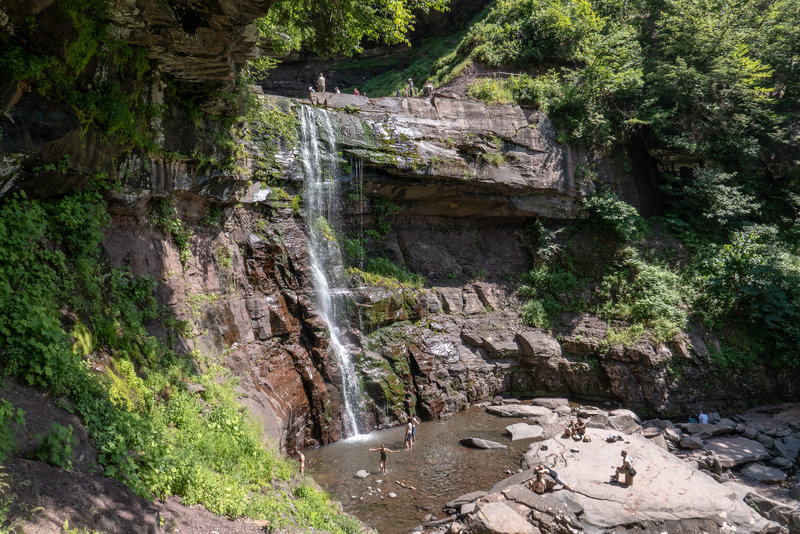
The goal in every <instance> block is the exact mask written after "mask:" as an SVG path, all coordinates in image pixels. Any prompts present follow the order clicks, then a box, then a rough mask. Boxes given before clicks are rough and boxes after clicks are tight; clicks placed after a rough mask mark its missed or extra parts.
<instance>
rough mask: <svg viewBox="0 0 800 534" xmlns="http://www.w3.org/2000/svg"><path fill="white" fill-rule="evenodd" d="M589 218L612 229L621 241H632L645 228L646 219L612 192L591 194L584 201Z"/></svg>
mask: <svg viewBox="0 0 800 534" xmlns="http://www.w3.org/2000/svg"><path fill="white" fill-rule="evenodd" d="M584 209H585V210H586V212H587V213H588V215H589V220H590V221H592V222H596V223H598V224H600V225H601V226H603V227H605V228H606V229H608V230H610V231H611V232H612V233H613V234H614V235H615V236H617V238H619V239H620V240H621V241H630V240H632V239H634V238H636V237H637V236H639V235H641V233H642V232H643V231H644V229H645V225H646V223H645V221H644V219H643V218H642V216H641V215H639V212H637V211H636V208H634V207H633V206H631V205H630V204H628V203H627V202H624V201H622V200H620V199H619V197H617V195H615V194H614V193H611V192H607V191H604V192H601V193H599V194H595V195H590V196H588V197H586V200H585V201H584Z"/></svg>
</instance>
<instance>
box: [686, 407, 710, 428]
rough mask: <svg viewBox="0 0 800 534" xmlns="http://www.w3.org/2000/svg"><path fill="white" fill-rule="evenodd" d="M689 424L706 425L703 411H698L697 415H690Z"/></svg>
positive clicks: (706, 419) (706, 418) (706, 416)
mask: <svg viewBox="0 0 800 534" xmlns="http://www.w3.org/2000/svg"><path fill="white" fill-rule="evenodd" d="M689 422H690V423H700V424H702V425H707V424H708V414H706V413H704V412H703V410H700V413H698V414H697V415H695V414H692V415H690V416H689Z"/></svg>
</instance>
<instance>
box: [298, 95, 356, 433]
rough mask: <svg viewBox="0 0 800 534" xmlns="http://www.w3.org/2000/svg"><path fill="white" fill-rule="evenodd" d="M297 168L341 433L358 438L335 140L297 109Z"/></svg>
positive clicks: (323, 122)
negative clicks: (337, 388)
mask: <svg viewBox="0 0 800 534" xmlns="http://www.w3.org/2000/svg"><path fill="white" fill-rule="evenodd" d="M300 125H301V138H300V143H301V145H300V146H301V150H300V158H301V161H302V164H303V174H304V177H303V178H304V182H303V200H304V204H305V217H306V222H307V225H308V249H309V253H310V256H311V270H312V275H313V281H314V289H315V291H316V298H317V306H318V307H319V310H320V311H321V312H322V315H323V317H324V319H325V322H326V324H327V326H328V330H329V331H330V344H329V350H330V349H333V351H334V353H335V355H336V359H337V362H338V364H339V368H340V370H341V373H342V400H343V404H344V414H343V423H344V434H345V436H346V437H351V436H354V435H358V434H359V428H358V417H357V410H358V408H359V406H360V404H361V402H360V396H361V395H360V391H359V382H358V376H357V375H356V369H355V365H354V363H353V357H352V354H351V353H350V351H348V350H347V347H345V345H344V344H343V343H342V341H341V339H340V337H339V328H346V327H347V326H348V319H347V317H346V314H345V313H344V312H345V311H346V310H344V309H342V308H343V306H341V300H342V297H343V296H345V295H347V294H348V291H347V289H346V284H345V280H346V276H345V270H344V262H343V260H342V253H341V249H340V248H339V243H338V242H337V240H336V237H335V235H334V230H333V229H334V228H337V227H338V223H339V217H340V213H341V212H340V194H339V182H338V180H337V178H338V176H339V172H338V167H339V166H338V160H337V157H338V156H337V151H336V136H335V133H334V131H333V125H332V124H331V119H330V115H329V114H328V112H327V111H325V110H318V109H314V108H311V107H308V106H302V108H301V113H300Z"/></svg>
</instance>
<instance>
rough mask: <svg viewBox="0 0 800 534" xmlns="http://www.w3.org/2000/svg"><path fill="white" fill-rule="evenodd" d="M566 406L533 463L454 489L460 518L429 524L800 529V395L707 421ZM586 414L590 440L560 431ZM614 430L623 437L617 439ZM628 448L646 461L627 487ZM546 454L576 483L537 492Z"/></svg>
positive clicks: (481, 528) (527, 528)
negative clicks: (478, 488)
mask: <svg viewBox="0 0 800 534" xmlns="http://www.w3.org/2000/svg"><path fill="white" fill-rule="evenodd" d="M565 402H566V401H565ZM533 403H534V405H533V406H531V407H529V408H534V407H536V406H535V405H536V403H537V400H534V401H533ZM546 403H553V400H552V399H548V400H547V401H546ZM503 408H506V407H503ZM513 408H514V406H513V405H512V409H513ZM519 408H522V407H519ZM488 409H490V410H494V411H498V408H494V407H490V408H488ZM506 411H507V410H506ZM522 412H523V413H524V410H522ZM560 412H561V413H560V416H559V418H558V420H556V421H555V422H553V423H552V424H550V425H546V427H545V429H544V430H545V433H544V434H543V436H547V435H549V436H551V437H549V438H548V439H544V440H542V441H535V442H532V443H531V444H530V445H529V447H528V449H527V451H526V453H525V464H526V465H527V466H528V469H527V470H524V471H522V472H520V473H517V474H515V475H513V476H511V477H509V478H507V479H505V480H503V481H501V482H499V483H497V484H495V485H494V486H492V487H491V488H487V489H486V492H485V493H483V492H480V493H473V494H472V495H471V496H464V497H460V498H457V499H454V500H453V501H451V502H450V503H448V505H447V506H446V509H445V513H446V514H449V515H448V517H450V518H452V522H450V523H449V524H447V525H445V524H437V525H433V528H429V529H428V531H430V532H448V533H456V532H468V533H478V532H498V533H499V532H512V531H513V532H531V533H537V532H564V533H566V532H611V531H613V532H786V531H788V532H800V500H798V499H800V487H798V485H797V482H798V474H797V471H798V469H797V467H798V450H800V440H799V439H798V438H800V405H797V404H784V405H780V406H772V407H764V408H757V409H754V410H751V411H748V412H745V413H742V414H736V415H731V416H729V417H726V418H721V417H720V416H719V414H710V415H711V417H710V424H703V425H701V424H688V423H677V424H676V423H673V422H671V421H667V420H659V419H654V420H649V421H640V420H639V418H638V416H637V415H636V414H635V413H633V412H631V411H628V410H614V411H610V412H609V411H605V410H601V409H596V408H590V407H583V406H580V407H573V408H572V409H571V410H570V412H567V410H566V409H564V408H562V409H561V410H560ZM578 415H582V416H584V417H586V418H588V428H587V432H586V435H587V436H589V437H590V439H591V441H589V442H586V441H580V442H576V441H573V440H571V439H568V438H567V439H562V438H561V437H560V436H561V433H562V431H563V428H564V425H565V422H566V421H567V420H568V418H570V417H574V416H578ZM542 416H543V415H542V414H539V415H537V417H538V421H539V422H541V420H542V419H541V418H542ZM611 435H618V436H621V437H622V439H621V440H620V441H614V442H608V441H607V440H606V438H608V437H609V436H611ZM623 449H624V450H627V451H628V454H629V455H630V456H631V457H632V458H633V462H634V466H635V467H636V470H637V475H636V476H635V478H634V484H632V485H631V486H627V487H626V486H621V485H619V484H616V483H614V482H612V481H611V475H612V474H613V473H614V468H613V467H614V466H615V465H619V464H620V452H621V451H622V450H623ZM539 462H545V463H546V464H548V465H551V466H553V467H554V468H555V469H556V470H557V471H558V472H559V474H560V475H561V477H562V478H563V479H564V480H565V481H567V483H568V484H569V485H570V486H571V487H572V489H573V490H574V491H567V490H563V489H562V490H556V491H555V492H552V493H546V494H544V495H537V494H535V493H533V492H531V491H530V490H529V489H528V488H527V487H526V486H525V485H524V482H526V481H528V480H530V479H531V478H532V477H533V471H532V469H531V466H535V465H536V464H538V463H539ZM509 529H510V530H509Z"/></svg>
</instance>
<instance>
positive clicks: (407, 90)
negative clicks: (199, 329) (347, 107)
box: [308, 72, 434, 101]
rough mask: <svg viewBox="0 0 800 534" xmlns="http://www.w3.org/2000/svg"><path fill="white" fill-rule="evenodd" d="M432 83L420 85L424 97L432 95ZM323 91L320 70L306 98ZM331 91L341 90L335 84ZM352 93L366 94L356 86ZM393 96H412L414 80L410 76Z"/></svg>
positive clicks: (309, 87)
mask: <svg viewBox="0 0 800 534" xmlns="http://www.w3.org/2000/svg"><path fill="white" fill-rule="evenodd" d="M433 91H434V87H433V83H431V82H427V83H426V84H425V85H424V86H423V87H422V96H423V97H424V98H431V97H432V96H433ZM324 92H325V76H324V75H323V74H322V73H321V72H320V73H319V76H317V81H316V85H309V86H308V98H309V100H311V101H314V99H315V95H316V93H324ZM333 92H334V93H336V94H340V93H341V92H342V91H341V90H339V87H338V86H336V87H334V88H333ZM353 94H354V95H357V96H358V95H360V96H367V94H366V93H361V92H360V91H359V90H358V87H354V88H353ZM395 96H397V97H400V96H403V97H413V96H414V80H413V79H412V78H409V79H408V84H407V85H405V86H404V87H403V89H402V90H401V89H397V91H396V92H395Z"/></svg>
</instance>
